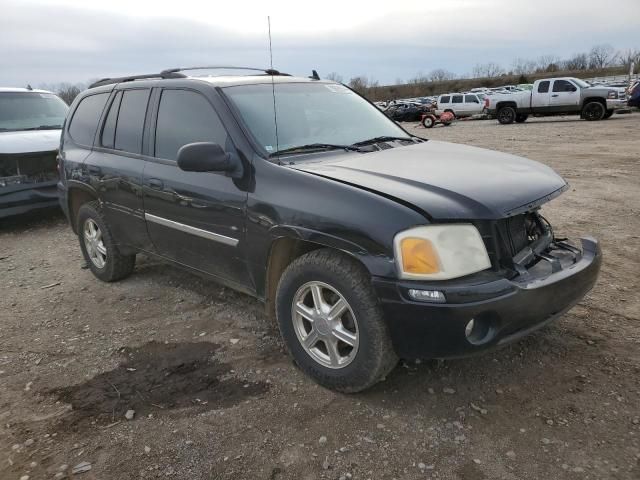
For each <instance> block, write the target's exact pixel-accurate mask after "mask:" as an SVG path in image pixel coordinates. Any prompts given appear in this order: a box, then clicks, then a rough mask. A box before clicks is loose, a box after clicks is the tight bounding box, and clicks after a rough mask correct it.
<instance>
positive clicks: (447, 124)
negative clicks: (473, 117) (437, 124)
mask: <svg viewBox="0 0 640 480" xmlns="http://www.w3.org/2000/svg"><path fill="white" fill-rule="evenodd" d="M442 125H444V126H445V127H450V126H451V122H442Z"/></svg>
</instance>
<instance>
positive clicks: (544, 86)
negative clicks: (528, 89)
mask: <svg viewBox="0 0 640 480" xmlns="http://www.w3.org/2000/svg"><path fill="white" fill-rule="evenodd" d="M549 83H550V82H549V81H548V80H545V81H544V82H540V83H539V84H538V93H548V92H549Z"/></svg>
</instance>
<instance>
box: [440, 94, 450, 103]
mask: <svg viewBox="0 0 640 480" xmlns="http://www.w3.org/2000/svg"><path fill="white" fill-rule="evenodd" d="M450 98H451V97H450V96H449V95H445V96H444V97H440V103H449V99H450Z"/></svg>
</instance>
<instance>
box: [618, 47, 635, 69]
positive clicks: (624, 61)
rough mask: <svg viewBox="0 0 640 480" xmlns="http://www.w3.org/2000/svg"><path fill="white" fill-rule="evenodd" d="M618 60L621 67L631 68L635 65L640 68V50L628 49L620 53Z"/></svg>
mask: <svg viewBox="0 0 640 480" xmlns="http://www.w3.org/2000/svg"><path fill="white" fill-rule="evenodd" d="M618 60H619V62H620V65H621V66H623V67H625V68H629V67H630V66H631V64H632V63H633V64H635V65H636V67H640V50H639V49H637V48H627V49H626V50H623V51H621V52H619V53H618Z"/></svg>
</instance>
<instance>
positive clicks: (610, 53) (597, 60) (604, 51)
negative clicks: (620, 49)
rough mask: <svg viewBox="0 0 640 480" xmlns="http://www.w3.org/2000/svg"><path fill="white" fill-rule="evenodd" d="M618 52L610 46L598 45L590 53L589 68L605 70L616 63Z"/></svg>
mask: <svg viewBox="0 0 640 480" xmlns="http://www.w3.org/2000/svg"><path fill="white" fill-rule="evenodd" d="M615 59H616V52H615V50H614V49H613V47H612V46H611V45H609V44H603V45H596V46H595V47H593V48H592V49H591V51H590V52H589V68H604V67H608V66H610V65H611V64H613V63H614V61H615Z"/></svg>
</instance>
